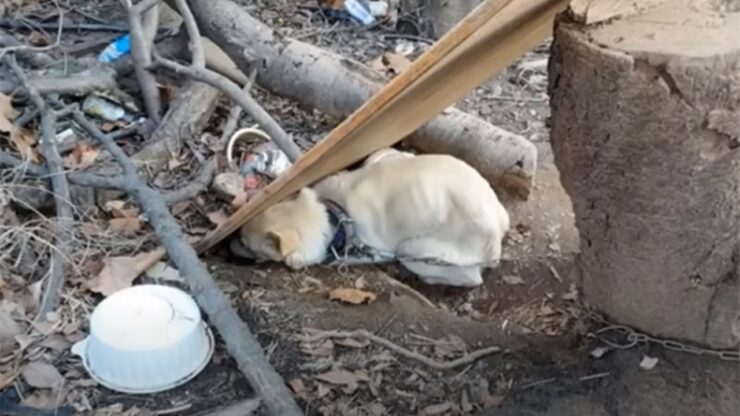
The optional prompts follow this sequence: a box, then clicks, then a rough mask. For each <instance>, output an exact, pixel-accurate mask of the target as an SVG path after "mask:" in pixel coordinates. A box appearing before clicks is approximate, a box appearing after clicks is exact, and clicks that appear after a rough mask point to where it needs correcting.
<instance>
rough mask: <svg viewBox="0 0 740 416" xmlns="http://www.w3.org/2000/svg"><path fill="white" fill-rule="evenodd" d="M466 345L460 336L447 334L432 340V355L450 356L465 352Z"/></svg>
mask: <svg viewBox="0 0 740 416" xmlns="http://www.w3.org/2000/svg"><path fill="white" fill-rule="evenodd" d="M467 348H468V346H467V345H466V344H465V341H463V339H462V338H460V337H459V336H457V335H455V334H448V335H446V336H445V337H443V338H440V339H438V340H436V341H435V342H434V355H436V356H437V357H451V356H455V355H457V354H459V353H462V352H465V351H466V350H467Z"/></svg>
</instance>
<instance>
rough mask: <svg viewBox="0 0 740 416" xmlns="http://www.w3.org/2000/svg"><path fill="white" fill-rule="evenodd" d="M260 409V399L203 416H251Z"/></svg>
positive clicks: (247, 400)
mask: <svg viewBox="0 0 740 416" xmlns="http://www.w3.org/2000/svg"><path fill="white" fill-rule="evenodd" d="M259 408H260V400H259V399H246V400H241V401H238V402H236V403H234V404H230V405H228V406H224V407H221V408H219V409H216V410H212V411H209V412H207V413H203V414H202V415H201V416H249V415H251V414H253V413H254V412H256V411H257V409H259Z"/></svg>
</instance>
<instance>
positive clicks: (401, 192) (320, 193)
mask: <svg viewBox="0 0 740 416" xmlns="http://www.w3.org/2000/svg"><path fill="white" fill-rule="evenodd" d="M508 230H509V215H508V213H507V212H506V210H505V209H504V207H503V206H502V205H501V203H500V202H499V200H498V198H497V197H496V193H495V192H494V191H493V189H491V187H490V185H489V184H488V182H486V180H485V179H483V177H482V176H481V175H480V174H479V173H478V172H477V171H476V170H475V169H473V168H472V167H470V166H469V165H468V164H466V163H465V162H463V161H461V160H459V159H456V158H454V157H451V156H445V155H421V156H414V155H412V154H410V153H405V152H399V151H397V150H394V149H383V150H380V151H378V152H376V153H374V154H373V155H371V156H370V157H369V158H368V159H367V160H366V161H365V163H364V164H363V165H362V167H360V168H359V169H357V170H354V171H345V172H340V173H338V174H335V175H333V176H330V177H328V178H326V179H324V180H323V181H321V182H319V183H318V184H316V185H315V186H314V187H313V188H305V189H303V190H301V191H300V192H299V193H298V195H297V196H295V197H294V198H293V199H291V200H286V201H283V202H280V203H278V204H276V205H274V206H272V207H271V208H269V209H267V210H266V211H265V212H264V213H262V214H260V215H259V216H257V217H256V218H255V219H253V220H252V221H250V222H249V223H247V224H245V225H244V226H243V227H242V228H241V230H240V243H241V244H240V245H241V248H239V247H237V248H236V249H234V251H237V252H239V254H241V255H246V256H249V257H252V258H257V259H262V260H274V261H282V262H285V263H286V264H287V265H288V266H289V267H291V268H302V267H305V266H310V265H314V264H319V263H322V262H325V261H326V260H327V259H328V260H337V259H338V260H339V261H349V262H350V263H351V262H352V258H353V257H357V256H359V257H360V258H363V257H364V258H365V259H366V260H367V261H364V262H376V261H392V260H398V261H400V262H401V264H403V266H404V267H406V268H407V269H409V270H410V271H412V272H413V273H415V274H416V275H418V276H419V277H420V278H421V279H422V280H423V281H424V282H426V283H428V284H444V285H451V286H477V285H480V284H481V283H482V282H483V279H482V277H481V269H482V268H483V267H486V266H493V265H495V264H496V263H497V262H498V260H499V259H500V257H501V242H502V239H503V237H504V234H505V233H506V232H507V231H508ZM232 247H233V245H232ZM358 252H359V253H360V254H359V255H358V254H357V253H358ZM360 262H363V261H362V260H361V261H360Z"/></svg>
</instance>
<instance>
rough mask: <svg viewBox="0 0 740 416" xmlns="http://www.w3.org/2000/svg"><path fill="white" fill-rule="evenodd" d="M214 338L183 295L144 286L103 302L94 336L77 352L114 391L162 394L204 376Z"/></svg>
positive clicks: (92, 372) (93, 319)
mask: <svg viewBox="0 0 740 416" xmlns="http://www.w3.org/2000/svg"><path fill="white" fill-rule="evenodd" d="M213 348H214V342H213V334H212V333H211V331H210V329H209V328H208V326H207V325H205V323H204V322H203V321H202V319H201V314H200V309H198V305H197V304H196V303H195V301H194V300H193V299H192V298H191V297H190V296H189V295H188V294H187V293H185V292H183V291H182V290H179V289H176V288H173V287H169V286H162V285H138V286H134V287H131V288H128V289H124V290H121V291H119V292H116V293H114V294H112V295H111V296H109V297H107V298H106V299H105V300H103V301H102V302H101V303H100V304H99V305H98V306H97V307H96V308H95V310H94V311H93V314H92V317H91V318H90V335H89V336H88V337H87V338H85V339H83V340H82V341H80V342H78V343H76V344H75V345H73V346H72V353H74V354H76V355H79V356H80V357H81V358H82V363H83V365H84V366H85V369H86V370H87V372H88V373H89V374H90V376H91V377H92V378H93V379H94V380H95V381H97V382H98V383H100V384H102V385H103V386H105V387H108V388H109V389H111V390H116V391H120V392H124V393H133V394H140V393H156V392H161V391H164V390H169V389H171V388H174V387H177V386H179V385H181V384H184V383H186V382H188V381H190V380H191V379H192V378H193V377H195V376H196V375H198V373H200V372H201V371H202V370H203V368H205V366H206V364H208V361H209V360H210V358H211V356H212V355H213Z"/></svg>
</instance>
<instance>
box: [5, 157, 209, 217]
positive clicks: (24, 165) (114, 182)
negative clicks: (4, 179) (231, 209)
mask: <svg viewBox="0 0 740 416" xmlns="http://www.w3.org/2000/svg"><path fill="white" fill-rule="evenodd" d="M0 168H16V169H20V170H21V171H22V173H24V174H28V175H33V176H37V177H39V178H47V177H50V176H51V175H50V174H49V171H48V170H47V169H46V168H45V167H44V166H41V165H37V164H34V163H31V162H27V161H24V160H21V159H18V158H16V157H14V156H11V155H9V154H8V153H6V152H0ZM214 172H215V166H214V164H213V162H208V163H206V164H205V165H204V166H203V168H202V170H201V171H200V173H198V176H197V177H196V178H195V179H194V180H193V181H192V182H190V183H189V184H187V185H185V186H184V187H182V188H178V189H175V190H173V191H169V192H165V193H164V195H163V196H164V199H165V201H166V202H167V204H169V205H173V204H176V203H178V202H181V201H184V200H186V199H190V198H192V197H194V196H195V195H197V194H198V193H200V192H202V191H203V190H205V189H207V188H208V186H209V185H210V184H211V181H212V180H213V174H214ZM65 175H66V177H67V179H68V180H69V182H71V183H73V184H75V185H80V186H89V187H91V188H101V189H117V190H119V191H124V192H130V191H131V187H130V183H129V182H128V181H126V180H125V178H121V177H120V176H104V175H96V174H94V173H86V172H65Z"/></svg>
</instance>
